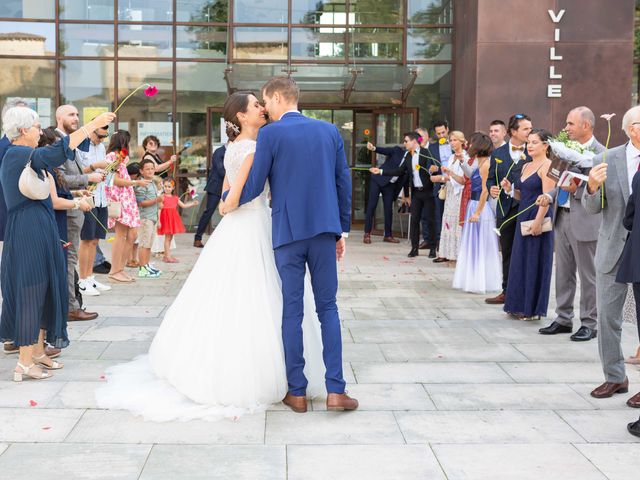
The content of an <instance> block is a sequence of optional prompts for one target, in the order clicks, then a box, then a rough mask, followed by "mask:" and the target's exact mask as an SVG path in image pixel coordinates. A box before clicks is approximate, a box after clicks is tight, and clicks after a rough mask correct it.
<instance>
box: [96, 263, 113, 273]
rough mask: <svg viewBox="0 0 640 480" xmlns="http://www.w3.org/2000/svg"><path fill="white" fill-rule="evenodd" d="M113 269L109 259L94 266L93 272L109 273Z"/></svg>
mask: <svg viewBox="0 0 640 480" xmlns="http://www.w3.org/2000/svg"><path fill="white" fill-rule="evenodd" d="M110 271H111V264H110V263H109V262H107V261H104V262H102V263H101V264H100V265H96V266H95V267H93V273H100V274H104V275H106V274H108V273H109V272H110Z"/></svg>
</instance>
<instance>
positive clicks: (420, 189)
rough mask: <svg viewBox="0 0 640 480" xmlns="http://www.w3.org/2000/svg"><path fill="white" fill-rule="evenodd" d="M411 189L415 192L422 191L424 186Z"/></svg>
mask: <svg viewBox="0 0 640 480" xmlns="http://www.w3.org/2000/svg"><path fill="white" fill-rule="evenodd" d="M413 189H414V190H415V191H417V192H423V191H424V187H413Z"/></svg>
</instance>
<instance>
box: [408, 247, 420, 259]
mask: <svg viewBox="0 0 640 480" xmlns="http://www.w3.org/2000/svg"><path fill="white" fill-rule="evenodd" d="M417 256H418V249H417V248H412V249H411V251H410V252H409V255H407V257H409V258H413V257H417Z"/></svg>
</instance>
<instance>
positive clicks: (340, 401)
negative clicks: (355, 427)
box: [327, 393, 358, 412]
mask: <svg viewBox="0 0 640 480" xmlns="http://www.w3.org/2000/svg"><path fill="white" fill-rule="evenodd" d="M356 408H358V400H356V399H355V398H351V397H350V396H349V395H347V394H346V393H329V394H328V395H327V410H332V411H337V412H343V411H344V410H355V409H356Z"/></svg>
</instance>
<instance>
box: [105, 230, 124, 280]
mask: <svg viewBox="0 0 640 480" xmlns="http://www.w3.org/2000/svg"><path fill="white" fill-rule="evenodd" d="M115 230H116V234H115V240H114V242H113V247H112V249H111V271H110V272H109V275H110V276H112V277H114V278H116V279H117V280H120V281H128V278H129V277H128V276H127V275H125V274H124V262H125V258H126V257H125V256H124V251H125V243H126V241H127V233H128V231H129V227H127V226H126V225H123V224H122V223H120V222H116V227H115Z"/></svg>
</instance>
